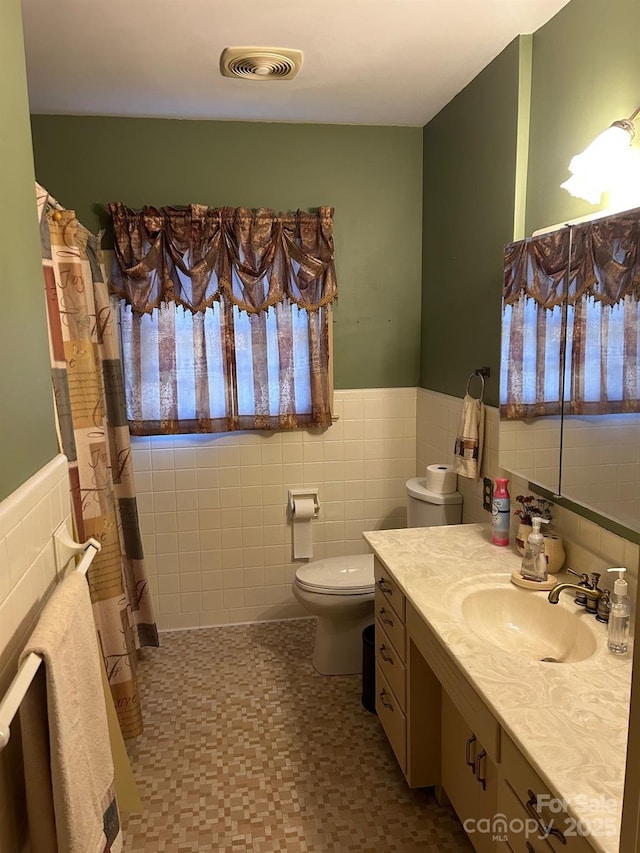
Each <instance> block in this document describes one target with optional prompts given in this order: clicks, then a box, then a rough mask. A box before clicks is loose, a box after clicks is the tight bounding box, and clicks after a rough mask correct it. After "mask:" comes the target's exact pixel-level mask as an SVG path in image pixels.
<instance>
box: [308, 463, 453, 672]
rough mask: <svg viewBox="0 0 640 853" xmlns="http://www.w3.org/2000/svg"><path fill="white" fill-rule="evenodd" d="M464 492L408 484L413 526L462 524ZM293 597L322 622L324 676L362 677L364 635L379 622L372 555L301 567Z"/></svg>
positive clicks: (319, 648) (319, 665) (316, 654)
mask: <svg viewBox="0 0 640 853" xmlns="http://www.w3.org/2000/svg"><path fill="white" fill-rule="evenodd" d="M461 520H462V495H461V494H460V492H452V493H451V494H444V495H441V494H436V493H434V492H430V491H429V490H428V489H427V488H426V484H425V480H424V478H422V479H420V478H418V477H414V478H413V479H411V480H407V522H408V527H435V526H437V525H442V524H460V522H461ZM292 589H293V594H294V596H295V597H296V599H297V600H298V601H299V602H300V604H301V605H302V606H303V607H304V608H306V609H307V610H308V611H309V613H313V615H314V616H316V617H317V627H316V642H315V647H314V650H313V665H314V667H315V668H316V669H317V671H318V672H319V673H321V674H322V675H351V674H354V675H355V674H357V673H359V672H362V632H363V630H364V629H365V628H366V627H367V625H371V624H372V623H373V622H374V619H375V616H374V598H375V577H374V570H373V554H361V555H358V556H355V557H330V558H328V559H326V560H315V561H314V562H312V563H307V564H306V565H304V566H300V567H299V568H298V569H297V570H296V576H295V579H294V581H293V586H292Z"/></svg>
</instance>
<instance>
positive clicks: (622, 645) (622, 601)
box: [609, 569, 631, 655]
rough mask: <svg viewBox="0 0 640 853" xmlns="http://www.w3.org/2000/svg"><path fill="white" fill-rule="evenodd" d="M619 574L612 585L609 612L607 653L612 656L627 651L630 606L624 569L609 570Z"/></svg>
mask: <svg viewBox="0 0 640 853" xmlns="http://www.w3.org/2000/svg"><path fill="white" fill-rule="evenodd" d="M609 571H610V572H619V573H620V577H619V578H618V580H617V581H616V582H615V584H614V585H613V599H612V601H611V610H610V611H609V651H610V652H613V653H614V655H625V654H626V653H627V652H628V651H629V615H630V613H631V606H630V604H629V596H628V594H627V591H628V584H627V582H626V580H625V579H624V577H623V574H624V572H626V569H609Z"/></svg>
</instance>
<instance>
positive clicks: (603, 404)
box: [500, 210, 640, 419]
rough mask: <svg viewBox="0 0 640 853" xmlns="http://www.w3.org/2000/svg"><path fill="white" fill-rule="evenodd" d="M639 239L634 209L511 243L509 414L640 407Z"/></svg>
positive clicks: (506, 326) (505, 335) (503, 407)
mask: <svg viewBox="0 0 640 853" xmlns="http://www.w3.org/2000/svg"><path fill="white" fill-rule="evenodd" d="M639 245H640V210H634V211H628V212H626V213H624V214H618V215H616V216H611V217H607V218H605V219H600V220H597V221H595V222H588V223H585V224H583V225H573V226H567V227H566V228H563V229H561V230H560V231H555V232H552V233H550V234H543V235H541V236H539V237H532V238H530V239H528V240H523V241H520V242H518V243H513V244H511V245H509V246H507V247H506V249H505V264H504V275H505V277H504V292H503V314H504V316H503V327H502V329H503V331H502V369H501V389H500V411H501V416H502V417H504V418H507V419H518V418H527V417H540V416H544V415H558V414H560V413H561V411H564V413H565V414H570V415H600V414H618V413H627V412H629V413H631V412H640V384H639V381H638V379H639V377H638V354H639V351H640V348H639V343H640V342H639V334H640V311H639V302H638V297H639V295H640V268H639V266H638V249H639ZM565 340H566V356H565V357H563V352H564V351H565V350H564V347H563V345H564V342H565ZM563 389H564V393H563ZM563 397H564V401H563Z"/></svg>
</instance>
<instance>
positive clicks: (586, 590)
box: [548, 569, 603, 613]
mask: <svg viewBox="0 0 640 853" xmlns="http://www.w3.org/2000/svg"><path fill="white" fill-rule="evenodd" d="M568 571H569V572H571V574H572V575H577V576H578V577H580V578H582V581H581V582H580V583H579V584H577V583H557V584H556V585H555V586H554V587H553V589H552V590H551V592H550V593H549V596H548V598H549V603H550V604H557V603H558V600H559V598H560V593H561V592H564V591H565V590H571V592H573V593H575V594H576V596H578V595H579V596H581V597H583V598H586V599H587V610H588V611H589V612H590V613H595V612H596V610H597V606H598V601H599V600H600V599H601V598H602V594H603V590H601V589H600V588H599V587H598V581H599V580H600V574H599V573H598V572H592V574H591V582H590V583H587V581H586V578H587V575H586V574H580V573H578V572H574V571H573V569H568Z"/></svg>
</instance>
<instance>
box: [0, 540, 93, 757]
mask: <svg viewBox="0 0 640 853" xmlns="http://www.w3.org/2000/svg"><path fill="white" fill-rule="evenodd" d="M73 544H74V545H75V546H76V547H75V549H74V550H75V551H80V550H82V549H84V553H83V556H82V559H81V560H80V562H79V563H78V565H77V566H76V568H75V571H76V572H78V573H79V574H82V575H86V573H87V570H88V568H89V566H90V564H91V561H92V560H93V558H94V557H95V555H96V554H97V553H98V551H99V550H100V549H101V547H102V546H101V545H100V543H99V542H98V541H97V540H96V539H89V540H88V541H87V542H84V543H83V544H79V543H77V542H76V543H73ZM41 663H42V658H41V657H40V655H37V654H35V652H31V654H30V655H27V657H26V658H25V659H24V661H23V662H22V665H21V667H20V669H19V670H18V672H17V674H16V676H15V678H14V679H13V681H12V682H11V684H10V685H9V689H8V690H7V692H6V695H5V697H4V699H3V700H2V702H0V751H1V750H3V749H4V748H5V746H6V745H7V744H8V743H9V738H10V737H11V723H12V722H13V718H14V717H15V715H16V713H17V712H18V708H19V707H20V703H21V702H22V700H23V699H24V697H25V694H26V692H27V690H28V689H29V687H30V685H31V682H32V681H33V679H34V677H35V674H36V672H37V671H38V668H39V666H40V664H41Z"/></svg>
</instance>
